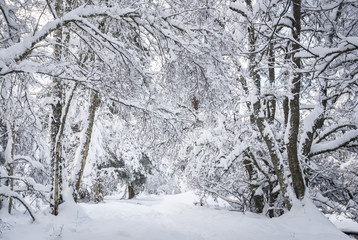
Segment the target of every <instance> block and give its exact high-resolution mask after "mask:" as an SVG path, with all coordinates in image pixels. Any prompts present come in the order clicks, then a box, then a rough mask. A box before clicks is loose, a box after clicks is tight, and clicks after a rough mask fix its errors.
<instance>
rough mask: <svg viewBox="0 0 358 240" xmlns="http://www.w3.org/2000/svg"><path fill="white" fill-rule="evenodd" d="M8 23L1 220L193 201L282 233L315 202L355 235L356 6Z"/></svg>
mask: <svg viewBox="0 0 358 240" xmlns="http://www.w3.org/2000/svg"><path fill="white" fill-rule="evenodd" d="M0 10H1V11H0V209H1V211H6V212H7V213H8V214H12V212H13V211H16V209H23V212H26V216H27V217H28V218H31V219H32V221H35V222H36V220H37V218H36V213H37V212H38V211H40V210H41V211H43V209H47V210H46V211H48V212H49V214H52V215H55V216H56V215H58V214H60V213H61V209H62V208H61V205H63V204H65V203H66V201H69V199H68V198H69V196H70V198H71V201H72V200H73V201H75V202H77V203H84V202H91V203H101V202H102V201H103V198H104V197H105V196H110V195H113V194H118V193H120V194H121V196H122V199H132V198H135V197H136V196H138V195H139V194H141V193H148V194H175V193H181V192H186V191H189V190H190V191H194V192H195V193H196V194H197V196H199V201H198V203H197V204H198V205H200V206H206V205H207V204H208V200H209V199H210V201H212V200H214V201H223V202H225V204H226V205H227V206H228V208H230V209H231V210H234V211H239V212H251V213H256V214H259V215H262V216H265V217H267V218H275V217H279V216H281V215H285V214H286V213H289V212H290V210H291V209H293V208H294V207H295V206H298V205H300V204H302V203H303V202H305V201H310V202H312V203H313V204H314V205H315V206H316V207H317V208H318V209H319V210H320V211H321V212H322V213H324V214H342V215H344V216H345V217H347V218H350V219H353V220H354V221H358V2H357V1H356V0H263V1H257V0H236V1H235V0H233V1H230V0H142V1H132V0H0ZM68 193H69V194H68ZM3 220H4V219H2V217H1V216H0V225H1V223H2V222H3ZM0 232H1V227H0Z"/></svg>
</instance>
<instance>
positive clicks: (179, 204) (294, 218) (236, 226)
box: [1, 193, 349, 240]
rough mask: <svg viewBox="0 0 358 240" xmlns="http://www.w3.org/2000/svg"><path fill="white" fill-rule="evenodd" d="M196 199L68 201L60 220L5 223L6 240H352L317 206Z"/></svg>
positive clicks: (147, 197)
mask: <svg viewBox="0 0 358 240" xmlns="http://www.w3.org/2000/svg"><path fill="white" fill-rule="evenodd" d="M197 201H198V199H197V197H196V196H194V195H193V194H192V193H184V194H179V195H170V196H168V195H167V196H154V195H141V196H140V197H138V198H136V199H134V200H119V197H116V196H114V197H107V198H106V199H105V201H104V202H103V203H99V204H91V203H82V204H79V205H76V204H75V203H73V202H71V201H68V202H67V203H65V204H63V205H61V211H60V214H59V216H57V217H54V216H52V215H50V214H47V215H43V214H42V215H41V216H40V214H39V213H38V214H37V215H38V216H37V219H38V220H37V221H36V222H35V223H33V224H30V223H29V222H30V220H29V219H28V216H27V218H26V216H25V215H23V214H22V213H17V214H14V215H13V216H9V215H8V214H6V213H5V211H4V210H2V212H1V217H2V219H3V221H5V222H8V223H10V224H11V225H12V228H11V230H7V231H5V232H4V233H3V235H2V237H3V239H6V240H19V239H27V240H35V239H36V240H40V239H46V240H47V239H63V240H74V239H76V240H91V239H94V240H98V239H105V240H112V239H113V240H118V239H121V240H125V239H138V240H139V239H141V240H142V239H155V240H161V239H163V240H164V239H165V240H171V239H172V240H175V239H178V240H179V239H180V240H184V239H188V240H195V239H198V240H199V239H203V240H204V239H205V240H210V239H213V240H214V239H215V240H218V239H225V240H230V239H235V240H237V239H243V240H250V239H251V240H254V239H258V240H264V239H275V240H290V239H295V240H299V239H302V240H317V239H325V240H340V239H341V240H344V239H346V240H348V239H349V238H348V237H347V236H346V235H344V234H343V233H342V232H340V231H339V230H338V229H337V228H335V227H334V225H333V224H332V223H331V222H329V220H328V219H327V218H325V217H324V216H323V215H322V214H321V213H320V212H319V211H318V210H317V209H316V208H315V207H314V206H313V205H312V204H311V203H310V201H305V204H304V205H305V206H303V207H302V206H299V207H294V208H293V209H292V210H291V212H289V213H287V214H285V215H284V216H282V217H279V218H273V219H269V218H267V217H264V216H261V215H256V214H252V213H246V214H243V213H239V212H233V211H228V210H217V209H212V208H207V207H200V206H196V205H194V204H193V203H194V202H197Z"/></svg>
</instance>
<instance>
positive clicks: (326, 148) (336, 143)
mask: <svg viewBox="0 0 358 240" xmlns="http://www.w3.org/2000/svg"><path fill="white" fill-rule="evenodd" d="M357 139H358V129H356V130H351V131H348V132H346V133H344V134H343V135H342V136H341V137H339V138H337V139H335V140H332V141H326V142H323V143H316V144H314V145H313V146H312V148H311V155H312V156H314V155H318V154H322V153H327V152H332V151H335V150H337V149H339V148H341V147H345V146H347V145H348V144H349V143H351V142H352V141H355V140H357Z"/></svg>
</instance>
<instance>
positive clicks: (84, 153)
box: [74, 92, 99, 202]
mask: <svg viewBox="0 0 358 240" xmlns="http://www.w3.org/2000/svg"><path fill="white" fill-rule="evenodd" d="M98 105H99V96H98V93H97V92H92V93H91V102H90V107H89V114H88V120H87V121H88V124H87V129H86V132H85V142H84V144H83V146H79V147H82V149H81V167H80V169H79V171H78V173H77V174H76V176H77V180H76V184H75V190H76V192H75V195H74V199H75V201H76V202H77V201H78V191H79V190H80V186H81V180H82V176H83V172H84V169H85V166H86V162H87V157H88V151H89V148H90V144H91V137H92V132H93V126H94V120H95V116H96V109H97V107H98Z"/></svg>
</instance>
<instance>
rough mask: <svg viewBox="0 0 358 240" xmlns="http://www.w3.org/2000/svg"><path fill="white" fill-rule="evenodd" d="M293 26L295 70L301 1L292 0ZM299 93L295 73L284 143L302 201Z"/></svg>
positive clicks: (298, 65)
mask: <svg viewBox="0 0 358 240" xmlns="http://www.w3.org/2000/svg"><path fill="white" fill-rule="evenodd" d="M292 2H293V8H292V11H293V16H294V24H293V29H292V34H293V38H294V39H295V40H296V42H297V43H293V44H292V52H293V55H292V58H293V62H294V64H295V65H296V69H297V70H298V72H299V70H300V68H301V59H300V58H299V57H295V55H294V54H295V53H296V52H297V51H298V50H299V49H300V46H299V44H298V43H299V42H300V33H301V0H293V1H292ZM300 91H301V74H300V73H297V72H296V73H295V76H294V77H293V80H292V88H291V96H290V98H289V103H288V106H289V117H288V125H287V129H286V131H288V141H287V143H286V148H287V157H288V164H289V168H290V172H291V176H292V185H293V189H294V191H295V194H296V197H297V198H298V199H302V198H303V197H304V195H305V190H306V186H305V183H304V179H303V174H302V170H301V165H300V161H299V159H298V151H297V141H298V132H299V124H300Z"/></svg>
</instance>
